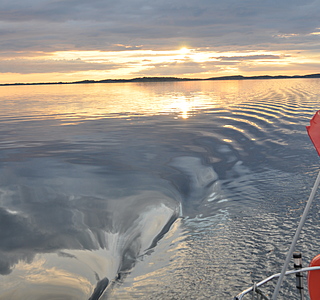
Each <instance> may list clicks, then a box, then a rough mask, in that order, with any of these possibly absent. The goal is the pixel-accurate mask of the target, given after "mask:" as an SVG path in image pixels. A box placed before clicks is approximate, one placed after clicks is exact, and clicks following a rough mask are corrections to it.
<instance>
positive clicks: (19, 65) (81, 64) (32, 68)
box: [0, 59, 121, 74]
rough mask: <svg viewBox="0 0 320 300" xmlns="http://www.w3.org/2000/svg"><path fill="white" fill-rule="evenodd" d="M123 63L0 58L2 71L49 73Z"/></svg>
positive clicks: (116, 65)
mask: <svg viewBox="0 0 320 300" xmlns="http://www.w3.org/2000/svg"><path fill="white" fill-rule="evenodd" d="M120 67H121V65H119V64H114V63H91V62H85V61H82V60H81V59H75V60H45V59H43V60H30V59H11V60H0V73H20V74H30V73H48V72H59V73H67V72H77V71H91V70H110V69H116V68H120Z"/></svg>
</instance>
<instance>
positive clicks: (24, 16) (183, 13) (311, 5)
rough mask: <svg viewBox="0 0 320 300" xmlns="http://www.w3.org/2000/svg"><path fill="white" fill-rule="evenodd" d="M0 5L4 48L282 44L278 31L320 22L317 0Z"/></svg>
mask: <svg viewBox="0 0 320 300" xmlns="http://www.w3.org/2000/svg"><path fill="white" fill-rule="evenodd" d="M0 12H1V13H0V19H1V20H2V21H1V23H2V25H3V26H2V28H3V29H2V31H1V32H0V35H1V39H0V46H1V49H3V50H16V49H21V48H27V49H38V50H46V51H48V50H49V49H52V50H55V49H59V50H63V49H65V50H68V49H100V50H111V49H113V48H112V47H114V46H113V45H115V44H123V45H129V46H132V47H138V46H140V45H144V47H145V48H152V47H174V46H177V43H179V42H188V43H190V44H192V45H194V46H202V47H205V46H207V47H216V48H223V47H231V46H243V47H249V46H250V45H257V44H258V45H261V47H262V46H263V47H267V46H268V45H269V46H272V47H282V45H283V44H286V45H287V44H288V43H289V44H290V41H288V39H282V38H279V35H281V34H290V33H297V34H301V35H306V34H308V33H310V32H313V31H315V30H316V28H319V27H320V21H319V17H318V16H319V13H320V5H319V0H316V1H314V0H309V1H304V2H301V1H297V0H294V1H293V0H290V1H289V0H284V1H274V0H272V1H256V0H244V1H231V0H226V1H216V0H203V1H195V0H188V1H185V0H174V1H168V0H166V1H160V2H159V1H158V2H151V3H150V1H147V0H130V1H128V0H120V1H102V0H93V1H89V2H88V1H82V0H81V1H78V0H77V1H75V0H70V1H52V0H47V1H39V0H27V1H21V0H20V1H19V3H17V1H15V2H12V1H4V2H1V4H0ZM300 38H301V39H304V38H305V37H302V36H301V37H300ZM297 39H298V40H299V37H295V44H296V40H297ZM309 42H311V40H310V39H309ZM313 42H314V43H316V42H317V41H315V40H314V41H313ZM308 46H309V45H305V44H303V43H302V42H301V43H300V44H299V48H305V47H308Z"/></svg>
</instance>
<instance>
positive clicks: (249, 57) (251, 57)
mask: <svg viewBox="0 0 320 300" xmlns="http://www.w3.org/2000/svg"><path fill="white" fill-rule="evenodd" d="M218 59H220V60H227V61H242V60H261V59H262V60H264V59H281V56H279V55H263V54H262V55H247V56H220V57H218Z"/></svg>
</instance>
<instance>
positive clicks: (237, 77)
mask: <svg viewBox="0 0 320 300" xmlns="http://www.w3.org/2000/svg"><path fill="white" fill-rule="evenodd" d="M296 78H320V73H317V74H309V75H294V76H288V75H276V76H270V75H262V76H242V75H234V76H221V77H211V78H204V79H201V78H178V77H138V78H132V79H104V80H81V81H73V82H34V83H0V86H17V85H57V84H89V83H125V82H177V81H208V80H252V79H296Z"/></svg>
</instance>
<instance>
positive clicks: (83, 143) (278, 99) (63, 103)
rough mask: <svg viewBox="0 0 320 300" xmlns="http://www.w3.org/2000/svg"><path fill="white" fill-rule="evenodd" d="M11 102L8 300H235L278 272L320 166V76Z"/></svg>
mask: <svg viewBox="0 0 320 300" xmlns="http://www.w3.org/2000/svg"><path fill="white" fill-rule="evenodd" d="M0 97H1V98H0V276H1V280H0V299H1V300H2V299H13V300H16V299H32V300H36V299H39V300H40V299H41V300H42V299H80V300H81V299H89V298H90V299H98V298H99V297H100V298H101V299H231V298H232V297H233V296H235V295H236V294H237V293H238V292H239V291H241V290H242V289H244V288H246V287H248V286H249V285H250V284H251V282H252V280H255V281H259V280H261V279H262V278H263V277H266V276H269V275H270V274H272V273H275V272H279V271H280V269H281V264H282V263H283V260H284V258H285V254H286V252H287V250H288V248H289V245H290V241H291V238H292V236H293V235H294V232H295V229H296V226H297V222H298V220H299V218H300V215H301V213H302V211H303V208H304V204H305V202H306V200H307V198H308V196H309V193H310V190H311V188H312V185H313V183H314V180H315V177H316V174H317V172H318V168H319V160H318V157H317V154H316V151H315V150H314V149H313V146H312V144H311V142H310V140H309V138H308V136H307V134H306V130H305V126H306V125H308V124H309V120H310V118H311V117H312V116H313V114H314V113H315V111H316V110H318V109H319V108H320V80H319V79H287V80H259V81H255V80H248V81H220V82H218V81H214V82H210V81H202V82H180V83H176V82H166V83H124V84H88V85H55V86H8V87H0ZM317 200H318V201H316V203H315V204H314V205H313V209H314V210H313V212H311V213H310V216H309V219H308V221H307V224H306V226H305V228H304V231H303V232H302V235H301V239H300V241H299V243H298V250H301V251H302V253H303V257H304V264H305V265H307V264H308V261H309V260H310V259H311V258H312V257H313V256H314V255H316V254H318V251H319V247H318V239H317V237H318V236H319V233H320V229H319V228H320V220H319V208H320V204H319V199H317ZM294 280H295V279H294V278H292V282H290V283H289V284H285V285H284V289H283V291H282V294H281V297H283V298H284V299H288V295H290V297H291V298H292V299H294V296H292V295H291V294H292V292H293V291H294V288H293V287H294V284H295V282H294ZM284 294H287V296H283V295H284Z"/></svg>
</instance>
